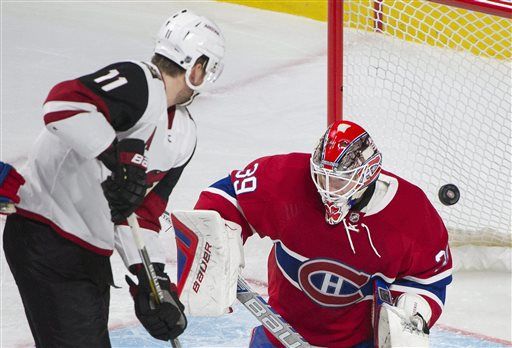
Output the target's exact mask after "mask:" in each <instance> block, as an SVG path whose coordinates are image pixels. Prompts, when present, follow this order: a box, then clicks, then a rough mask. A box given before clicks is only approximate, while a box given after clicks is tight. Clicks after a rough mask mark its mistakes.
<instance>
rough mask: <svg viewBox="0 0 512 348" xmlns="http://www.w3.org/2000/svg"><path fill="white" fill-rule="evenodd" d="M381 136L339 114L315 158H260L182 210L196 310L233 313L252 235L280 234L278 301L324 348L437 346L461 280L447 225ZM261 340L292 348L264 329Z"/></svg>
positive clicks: (180, 235) (180, 226) (255, 343)
mask: <svg viewBox="0 0 512 348" xmlns="http://www.w3.org/2000/svg"><path fill="white" fill-rule="evenodd" d="M381 162H382V155H381V153H380V151H379V150H378V149H377V147H376V145H375V144H374V142H373V140H372V138H371V137H370V136H369V134H368V133H367V132H366V131H365V130H364V129H363V128H362V127H360V126H359V125H357V124H355V123H353V122H349V121H337V122H335V123H333V124H332V125H331V126H330V127H329V128H328V129H327V131H326V132H325V134H324V135H323V136H322V137H321V138H320V141H319V143H318V145H317V147H316V149H315V151H314V152H313V154H312V155H309V154H304V153H291V154H286V155H275V156H268V157H263V158H259V159H257V160H255V161H253V162H252V163H250V164H249V165H248V166H247V167H246V168H245V169H243V170H235V171H233V172H232V173H231V175H229V176H228V177H226V178H224V179H221V180H219V181H217V182H216V183H214V184H213V185H211V186H210V187H209V188H207V189H205V190H204V191H203V192H202V193H201V195H200V197H199V200H198V202H197V204H196V206H195V209H197V210H196V211H194V212H176V213H175V216H174V218H173V220H174V221H175V230H176V231H177V232H176V233H177V235H176V237H177V244H178V250H179V252H178V254H179V255H178V268H179V273H180V274H179V288H180V292H181V300H182V301H183V303H184V304H185V306H186V307H187V310H188V311H189V313H190V314H191V315H219V314H222V313H226V312H227V311H228V309H229V306H230V305H231V304H232V302H233V301H234V300H235V294H236V279H237V276H238V272H239V271H240V269H241V267H243V252H242V247H241V245H242V243H243V242H245V240H246V239H247V238H248V237H250V236H252V235H256V234H257V235H259V236H260V237H265V236H268V237H270V238H271V239H272V241H273V242H274V246H273V248H272V250H271V253H270V255H269V258H268V291H269V300H268V302H269V304H270V305H271V306H272V308H273V309H274V310H275V311H276V312H277V313H278V314H280V315H281V316H282V317H283V318H284V319H285V320H286V321H287V322H288V323H289V324H290V325H291V326H292V327H293V328H294V329H295V330H296V331H297V332H298V333H299V334H300V335H302V337H304V338H305V339H306V340H307V341H308V342H309V344H310V345H312V346H317V347H358V348H362V347H374V346H376V347H411V346H414V347H426V346H428V345H429V329H430V328H431V327H432V326H433V325H434V324H435V322H436V321H437V319H438V318H439V316H440V315H441V312H442V310H443V305H444V301H445V294H446V287H447V285H448V284H449V283H450V282H451V268H452V262H451V255H450V250H449V247H448V235H447V232H446V228H445V226H444V224H443V222H442V220H441V218H440V216H439V214H438V213H437V212H436V210H435V209H434V207H433V206H432V204H431V203H430V202H429V200H428V199H427V197H426V196H425V194H424V193H423V191H422V190H421V189H420V188H418V187H417V186H415V185H413V184H411V183H409V182H407V181H406V180H404V179H402V178H400V177H399V176H397V175H395V174H393V173H390V172H387V171H384V170H383V169H382V167H381ZM250 346H251V347H281V346H282V345H281V343H279V341H278V340H277V339H276V338H275V337H273V336H272V334H271V333H270V332H269V331H268V330H267V329H265V328H264V327H263V326H260V327H257V328H256V329H255V330H253V335H252V339H251V344H250Z"/></svg>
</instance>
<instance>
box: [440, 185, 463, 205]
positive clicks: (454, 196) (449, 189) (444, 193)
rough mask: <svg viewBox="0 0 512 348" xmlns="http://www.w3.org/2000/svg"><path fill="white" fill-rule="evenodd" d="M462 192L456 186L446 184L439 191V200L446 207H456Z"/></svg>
mask: <svg viewBox="0 0 512 348" xmlns="http://www.w3.org/2000/svg"><path fill="white" fill-rule="evenodd" d="M459 198H460V191H459V188H458V187H457V186H455V185H454V184H446V185H443V186H441V188H440V189H439V200H440V201H441V203H443V204H444V205H454V204H455V203H457V202H458V201H459Z"/></svg>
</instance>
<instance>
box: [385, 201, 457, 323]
mask: <svg viewBox="0 0 512 348" xmlns="http://www.w3.org/2000/svg"><path fill="white" fill-rule="evenodd" d="M422 216H423V221H422V222H421V227H420V228H419V230H418V231H416V233H413V234H412V235H413V236H414V237H413V238H410V239H409V240H408V242H407V245H408V246H407V247H406V248H407V251H406V257H405V258H404V261H403V264H402V267H403V268H402V272H401V275H400V276H399V278H397V279H396V280H395V282H394V283H393V284H391V287H390V289H391V292H392V295H393V298H395V299H399V298H400V296H402V298H403V297H404V294H415V295H418V296H419V297H420V298H421V299H422V301H421V302H424V303H425V304H427V305H428V307H427V308H426V313H421V314H422V315H423V317H424V319H425V320H426V322H427V323H428V326H429V327H432V326H433V325H434V324H435V322H436V321H437V320H438V319H439V316H440V315H441V313H442V311H443V307H444V302H445V298H446V287H447V286H448V284H450V283H451V281H452V258H451V253H450V248H449V246H448V232H447V230H446V227H445V226H444V223H443V221H442V219H441V217H440V216H439V214H438V213H437V211H436V210H435V208H434V207H433V206H432V205H431V204H430V202H429V201H428V200H427V198H426V197H425V198H424V209H423V212H422Z"/></svg>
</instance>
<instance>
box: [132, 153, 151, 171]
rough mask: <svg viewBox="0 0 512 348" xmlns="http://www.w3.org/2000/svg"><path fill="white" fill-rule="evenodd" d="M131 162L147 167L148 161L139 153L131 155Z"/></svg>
mask: <svg viewBox="0 0 512 348" xmlns="http://www.w3.org/2000/svg"><path fill="white" fill-rule="evenodd" d="M131 162H132V163H133V164H138V165H139V166H141V167H144V168H147V167H148V161H147V160H146V157H144V156H142V155H141V154H140V153H136V154H135V155H133V157H132V161H131Z"/></svg>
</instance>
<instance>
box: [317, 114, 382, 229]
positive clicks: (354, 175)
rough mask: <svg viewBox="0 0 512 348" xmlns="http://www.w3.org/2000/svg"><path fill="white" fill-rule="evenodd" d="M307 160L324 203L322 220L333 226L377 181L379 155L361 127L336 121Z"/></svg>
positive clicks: (379, 164)
mask: <svg viewBox="0 0 512 348" xmlns="http://www.w3.org/2000/svg"><path fill="white" fill-rule="evenodd" d="M310 162H311V163H310V165H311V177H312V179H313V182H314V183H315V186H316V188H317V190H318V193H319V194H320V196H321V197H322V201H323V203H324V205H325V220H326V221H327V222H328V223H329V224H331V225H335V224H338V223H339V222H340V221H341V220H342V219H343V218H344V217H345V216H346V215H347V213H348V212H349V210H350V209H351V208H352V206H353V205H354V204H355V203H356V201H357V199H358V198H360V197H361V196H362V195H363V193H364V192H365V191H366V189H367V187H368V186H369V185H370V184H372V183H373V182H374V181H376V180H377V178H378V176H379V173H380V171H381V164H382V155H381V153H380V152H379V150H378V149H377V147H376V146H375V144H374V143H373V140H372V138H371V137H370V135H369V134H368V133H366V131H365V130H364V129H363V128H362V127H360V126H358V125H357V124H355V123H353V122H350V121H336V122H334V123H333V124H331V125H330V126H329V128H328V129H327V131H326V132H325V134H324V135H323V137H322V138H320V141H319V143H318V145H317V147H316V149H315V152H314V153H313V156H312V157H311V161H310Z"/></svg>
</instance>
